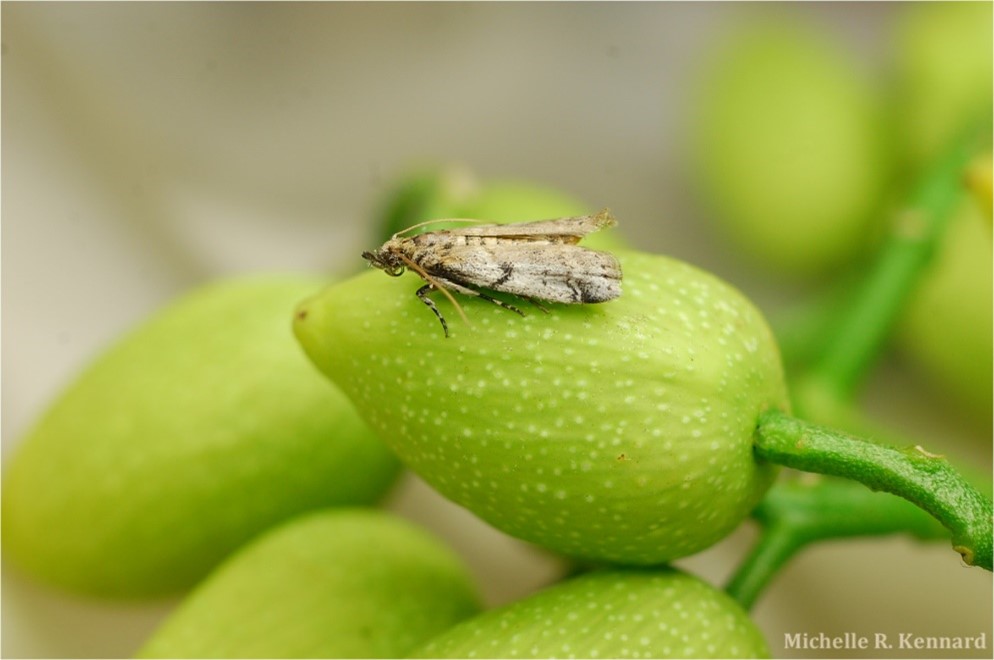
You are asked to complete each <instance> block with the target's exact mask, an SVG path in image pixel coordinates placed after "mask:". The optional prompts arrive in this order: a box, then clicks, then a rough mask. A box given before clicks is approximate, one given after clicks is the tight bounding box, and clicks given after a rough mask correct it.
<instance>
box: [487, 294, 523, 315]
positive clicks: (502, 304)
mask: <svg viewBox="0 0 994 660" xmlns="http://www.w3.org/2000/svg"><path fill="white" fill-rule="evenodd" d="M476 295H478V296H479V297H481V298H483V299H484V300H486V301H487V302H492V303H493V304H495V305H497V306H498V307H503V308H504V309H509V310H511V311H512V312H514V313H515V314H517V315H518V316H524V315H525V313H524V312H522V311H521V310H520V309H518V308H517V307H515V306H514V305H512V304H510V303H506V302H504V301H503V300H498V299H497V298H491V297H490V296H488V295H487V294H485V293H483V292H482V291H477V292H476Z"/></svg>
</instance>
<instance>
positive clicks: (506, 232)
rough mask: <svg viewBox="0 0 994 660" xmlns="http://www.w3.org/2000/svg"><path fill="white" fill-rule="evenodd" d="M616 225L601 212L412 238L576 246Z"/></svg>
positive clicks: (610, 216) (604, 212)
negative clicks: (563, 241)
mask: <svg viewBox="0 0 994 660" xmlns="http://www.w3.org/2000/svg"><path fill="white" fill-rule="evenodd" d="M617 224H618V221H617V220H615V219H614V216H613V215H611V212H610V211H608V210H607V209H604V210H603V211H601V212H600V213H597V214H595V215H578V216H574V217H569V218H557V219H554V220H535V221H532V222H517V223H513V224H506V225H497V224H485V225H474V226H471V227H455V228H450V229H440V230H438V231H431V232H425V233H423V234H418V235H417V236H412V237H411V238H412V239H419V238H420V239H422V240H427V241H430V242H440V241H445V240H446V237H468V236H479V237H481V238H486V237H495V238H521V239H523V240H542V239H547V240H548V239H552V238H556V237H573V238H575V239H576V240H575V241H573V242H574V243H575V242H577V241H579V240H580V239H581V238H583V237H584V236H586V235H587V234H591V233H593V232H595V231H598V230H600V229H604V228H606V227H614V226H615V225H617Z"/></svg>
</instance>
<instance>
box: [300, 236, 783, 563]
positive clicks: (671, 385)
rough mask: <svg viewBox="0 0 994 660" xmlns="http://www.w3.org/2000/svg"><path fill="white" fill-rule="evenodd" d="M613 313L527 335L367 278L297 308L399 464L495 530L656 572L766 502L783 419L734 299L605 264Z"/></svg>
mask: <svg viewBox="0 0 994 660" xmlns="http://www.w3.org/2000/svg"><path fill="white" fill-rule="evenodd" d="M617 254H618V256H619V258H620V260H621V264H622V269H623V272H624V281H623V284H622V289H623V292H622V295H621V297H620V298H619V299H616V300H613V301H610V302H607V303H602V304H598V305H555V304H550V305H548V307H549V313H548V314H543V313H542V312H541V311H540V310H538V309H536V308H534V307H530V306H528V305H527V303H521V304H522V305H523V308H524V309H525V310H527V311H526V313H527V316H526V317H524V318H522V317H520V316H518V315H516V314H514V313H512V312H509V311H507V310H505V309H501V308H499V307H497V306H495V305H492V304H490V303H487V302H485V301H482V300H479V299H472V298H467V297H465V296H458V298H459V302H460V304H461V305H462V306H463V307H464V308H465V311H466V315H467V316H468V318H469V320H470V322H471V324H472V325H467V324H466V323H464V322H463V321H462V320H461V319H460V318H459V316H458V315H457V314H456V312H455V310H454V309H453V308H452V306H451V304H450V303H448V302H447V301H446V300H445V299H444V298H442V297H441V296H438V294H434V295H436V296H437V297H438V306H439V309H440V310H441V311H442V313H443V314H444V315H446V316H447V317H448V319H449V327H450V332H451V337H450V338H448V339H446V338H445V337H444V336H443V334H442V328H441V327H440V326H439V323H438V320H437V319H436V318H435V317H434V315H433V314H432V313H431V311H430V310H428V309H427V308H425V306H424V305H423V304H422V303H421V302H420V301H419V300H418V299H417V298H416V297H415V295H414V292H415V290H416V289H417V288H418V287H419V286H421V284H422V282H421V280H419V279H418V278H417V277H416V276H414V275H412V274H407V275H405V276H403V277H401V278H392V277H387V276H384V274H383V273H380V272H369V273H366V274H364V275H360V276H358V277H355V278H352V279H350V280H347V281H345V282H342V283H341V284H338V285H335V286H332V287H330V288H328V289H327V290H325V291H324V292H323V293H321V294H319V295H317V296H315V297H314V298H311V299H310V300H308V301H306V302H305V303H303V304H302V305H301V306H300V307H299V308H298V310H297V316H296V322H295V325H294V328H295V331H296V333H297V337H298V338H299V339H300V341H301V343H302V345H303V346H304V348H305V349H306V351H307V353H308V355H310V356H311V359H312V360H314V362H315V364H317V365H318V366H319V367H320V368H321V370H322V371H324V372H325V373H326V374H328V376H329V377H330V378H331V379H332V380H334V381H335V382H336V383H337V384H338V385H339V386H340V387H341V388H342V390H343V391H344V392H345V393H346V394H347V395H348V396H349V397H350V398H351V399H352V400H353V401H354V402H355V404H356V407H357V408H358V410H359V411H360V414H361V415H362V416H363V417H364V419H366V420H367V422H368V423H369V424H370V426H371V427H373V428H374V429H375V430H376V431H377V432H378V433H379V434H380V437H382V438H383V439H384V441H385V442H387V443H388V444H390V446H391V447H393V449H394V450H395V451H396V452H397V454H398V455H399V456H400V457H401V458H402V460H404V461H405V462H406V463H407V464H408V465H409V466H410V467H411V468H413V469H414V470H415V471H416V472H418V473H419V474H420V475H421V476H422V477H423V478H424V479H425V480H426V481H427V482H428V483H430V484H431V485H432V486H434V487H435V488H436V489H438V490H439V491H440V492H441V493H442V494H444V495H445V496H447V497H448V498H449V499H451V500H453V501H455V502H457V503H459V504H461V505H463V506H465V507H467V508H468V509H470V510H471V511H473V512H474V513H476V514H477V515H478V516H480V517H481V518H483V519H484V520H486V521H488V522H490V523H491V524H492V525H494V526H495V527H497V528H499V529H502V530H503V531H505V532H507V533H509V534H511V535H513V536H516V537H518V538H521V539H525V540H528V541H532V542H535V543H538V544H540V545H543V546H545V547H547V548H550V549H553V550H556V551H559V552H562V553H565V554H569V555H572V556H575V557H582V558H588V559H594V560H610V561H615V562H624V563H633V564H651V563H658V562H664V561H667V560H670V559H673V558H676V557H681V556H684V555H689V554H692V553H694V552H696V551H698V550H701V549H703V548H705V547H707V546H709V545H711V544H712V543H714V542H715V541H717V540H718V539H720V538H722V537H723V536H724V535H725V534H727V533H728V532H729V531H731V530H732V529H733V528H734V527H735V526H736V525H738V523H739V522H740V521H741V520H742V518H743V517H744V516H745V515H746V514H747V513H748V512H749V511H750V510H751V509H752V507H753V506H754V505H755V504H756V502H757V501H758V500H759V499H760V497H761V496H762V494H763V493H764V492H765V490H766V488H767V487H768V485H769V483H770V481H771V479H772V477H773V474H774V471H773V469H772V468H769V467H767V466H761V465H758V464H757V463H756V462H755V460H754V459H753V454H752V434H753V430H754V428H755V424H756V419H757V416H758V414H759V413H760V412H761V411H763V410H765V409H767V408H770V407H777V408H785V407H786V406H787V396H786V392H785V387H784V380H783V374H782V371H781V366H780V359H779V354H778V352H777V348H776V345H775V343H774V341H773V338H772V335H771V333H770V330H769V328H768V327H767V325H766V323H765V321H764V320H763V318H762V316H761V315H760V313H759V312H758V311H757V310H756V309H755V308H754V307H753V306H752V305H751V304H750V303H749V302H748V301H747V300H746V299H745V298H744V297H743V296H742V295H741V294H740V293H738V292H737V291H736V290H734V289H733V288H732V287H730V286H729V285H727V284H725V283H724V282H722V281H720V280H718V279H717V278H715V277H713V276H711V275H709V274H707V273H704V272H702V271H700V270H697V269H695V268H693V267H691V266H688V265H686V264H683V263H681V262H678V261H674V260H672V259H667V258H664V257H658V256H652V255H646V254H640V253H635V252H626V253H622V252H618V253H617Z"/></svg>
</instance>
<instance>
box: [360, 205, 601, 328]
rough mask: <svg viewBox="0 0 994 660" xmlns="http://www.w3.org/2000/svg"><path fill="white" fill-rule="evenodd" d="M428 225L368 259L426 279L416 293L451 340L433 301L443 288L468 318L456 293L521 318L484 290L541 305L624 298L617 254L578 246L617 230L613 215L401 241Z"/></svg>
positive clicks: (378, 265) (433, 234)
mask: <svg viewBox="0 0 994 660" xmlns="http://www.w3.org/2000/svg"><path fill="white" fill-rule="evenodd" d="M431 222H443V221H442V220H438V221H431ZM425 224H428V223H421V224H419V225H414V226H413V227H409V228H407V229H405V230H403V231H400V232H397V233H396V234H394V235H393V236H392V237H391V238H390V240H388V241H387V242H386V243H384V244H383V245H382V246H380V247H379V249H376V250H373V251H371V252H370V251H367V252H363V253H362V256H363V258H364V259H366V260H367V261H368V262H369V263H370V264H371V265H373V266H375V267H376V268H379V269H381V270H382V271H383V272H385V273H386V274H387V275H391V276H393V277H397V276H399V275H401V274H403V272H404V270H405V269H408V268H409V269H411V270H412V271H414V272H415V273H417V274H418V275H420V276H421V278H422V279H423V280H424V281H425V282H426V283H427V284H425V285H424V286H423V287H421V288H420V289H418V290H417V292H416V294H415V295H417V297H418V298H419V299H420V300H421V302H423V303H424V304H425V305H427V306H428V308H429V309H431V311H432V312H434V313H435V316H436V317H438V320H439V321H440V322H441V323H442V331H443V332H444V333H445V336H446V337H448V336H449V326H448V324H447V323H446V322H445V317H443V316H442V314H441V312H439V311H438V307H436V306H435V303H434V301H433V300H432V299H431V298H429V297H428V294H429V293H431V292H432V291H434V290H436V289H437V290H439V291H441V292H442V293H443V294H444V295H445V296H446V297H447V298H448V299H449V301H450V302H452V304H453V305H455V307H456V309H457V310H458V311H459V314H460V316H462V317H463V320H467V319H466V315H465V313H464V312H463V311H462V308H461V307H460V306H459V304H458V303H457V302H456V300H455V298H453V297H452V294H451V293H450V291H455V292H457V293H461V294H463V295H467V296H476V297H479V298H482V299H484V300H486V301H489V302H492V303H493V304H495V305H498V306H500V307H503V308H504V309H508V310H511V311H512V312H515V313H517V314H520V315H521V316H524V313H523V312H522V311H521V310H520V309H518V308H517V307H515V306H514V305H511V304H509V303H506V302H504V301H503V300H498V299H496V298H493V297H491V296H489V295H487V294H486V293H485V292H484V291H481V290H480V289H489V290H491V291H499V292H502V293H510V294H513V295H515V296H520V297H522V298H525V299H527V300H529V301H531V302H533V303H535V304H536V305H538V303H537V302H536V301H540V300H541V301H547V302H558V303H567V304H585V303H599V302H605V301H608V300H613V299H615V298H617V297H618V296H620V295H621V265H620V264H619V263H618V260H617V259H616V258H615V257H614V255H612V254H609V253H607V252H599V251H597V250H590V249H588V248H584V247H580V246H579V245H577V243H579V242H580V240H581V239H582V238H583V237H584V236H586V235H587V234H589V233H591V232H595V231H597V230H599V229H603V228H604V227H613V226H614V225H616V224H617V221H616V220H615V219H614V216H612V215H611V212H610V211H608V210H607V209H605V210H603V211H601V212H600V213H597V214H596V215H581V216H575V217H569V218H557V219H554V220H538V221H535V222H522V223H517V224H509V225H496V224H481V225H477V226H475V227H466V228H461V229H440V230H437V231H429V232H425V233H423V234H417V235H415V236H402V234H405V233H407V232H409V231H411V230H412V229H415V228H417V227H420V226H423V225H425ZM538 306H539V308H541V309H543V311H545V310H544V308H542V307H541V305H538Z"/></svg>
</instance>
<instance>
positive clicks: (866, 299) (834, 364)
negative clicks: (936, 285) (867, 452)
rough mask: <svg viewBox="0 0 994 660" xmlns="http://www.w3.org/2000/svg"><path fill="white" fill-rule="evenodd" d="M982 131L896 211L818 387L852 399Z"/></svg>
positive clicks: (829, 349) (935, 237)
mask: <svg viewBox="0 0 994 660" xmlns="http://www.w3.org/2000/svg"><path fill="white" fill-rule="evenodd" d="M985 130H986V129H985ZM979 136H980V133H979V132H974V131H972V132H971V133H970V135H969V137H968V138H967V139H965V140H962V141H959V142H957V143H956V144H955V145H953V147H952V148H951V149H950V150H949V151H948V153H946V154H945V155H944V157H943V158H941V159H940V160H939V161H937V162H936V163H935V164H934V166H933V167H932V168H931V169H930V170H929V171H928V172H926V174H925V177H924V178H923V180H922V182H921V183H920V185H919V186H918V187H917V188H916V189H915V190H914V191H913V192H912V195H911V198H910V199H909V200H908V203H907V205H906V206H905V208H904V209H903V210H902V211H901V212H900V213H899V214H898V215H897V216H896V221H895V222H894V223H893V225H892V227H891V232H890V235H889V236H888V238H887V241H886V242H885V244H884V245H883V247H882V248H881V251H880V253H879V257H878V258H877V260H876V261H875V262H874V264H873V265H872V267H871V269H870V271H869V273H868V274H867V276H866V278H865V280H864V281H863V283H862V285H861V286H860V288H858V289H857V290H856V291H855V292H854V293H853V294H852V297H851V298H850V299H849V300H848V302H847V304H846V306H845V309H844V311H843V312H842V316H841V319H840V321H839V324H838V325H837V326H836V332H835V333H834V335H833V337H832V339H831V341H830V342H829V343H828V344H827V345H826V346H825V348H824V350H823V352H822V353H821V356H820V359H819V360H817V362H816V364H815V365H814V366H813V367H812V370H811V373H810V375H809V379H811V380H812V381H814V382H817V383H818V384H819V386H818V387H817V388H816V389H823V390H825V391H826V395H828V396H832V397H834V398H836V399H837V400H841V401H848V400H851V399H852V397H853V394H854V392H855V389H856V387H857V385H858V384H859V382H860V381H861V380H862V378H863V376H864V375H865V373H866V372H867V370H868V369H869V367H870V365H871V364H872V362H873V361H874V360H875V359H876V357H877V355H879V353H880V349H881V347H882V345H883V343H884V341H885V340H886V338H887V336H888V334H889V333H890V330H891V328H892V326H893V325H894V323H895V321H896V320H897V318H898V317H899V315H900V313H901V311H902V309H903V308H904V304H905V301H906V300H907V299H908V297H909V295H910V294H911V292H912V291H913V290H914V288H915V286H916V284H917V283H918V280H919V279H920V275H921V274H922V272H923V271H924V270H925V267H926V266H927V265H928V263H929V261H930V259H931V258H932V255H933V253H934V252H935V250H936V246H937V245H938V243H939V241H940V239H941V237H942V234H943V231H944V229H945V225H946V220H947V218H948V216H949V212H950V211H951V210H952V209H953V207H954V205H955V204H956V202H957V201H958V200H959V199H960V198H961V196H962V195H963V194H964V189H963V178H962V177H963V171H964V168H965V167H966V165H967V163H968V162H969V160H970V158H971V156H972V155H973V154H974V153H975V152H976V145H977V144H978V142H979ZM802 407H803V406H802Z"/></svg>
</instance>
